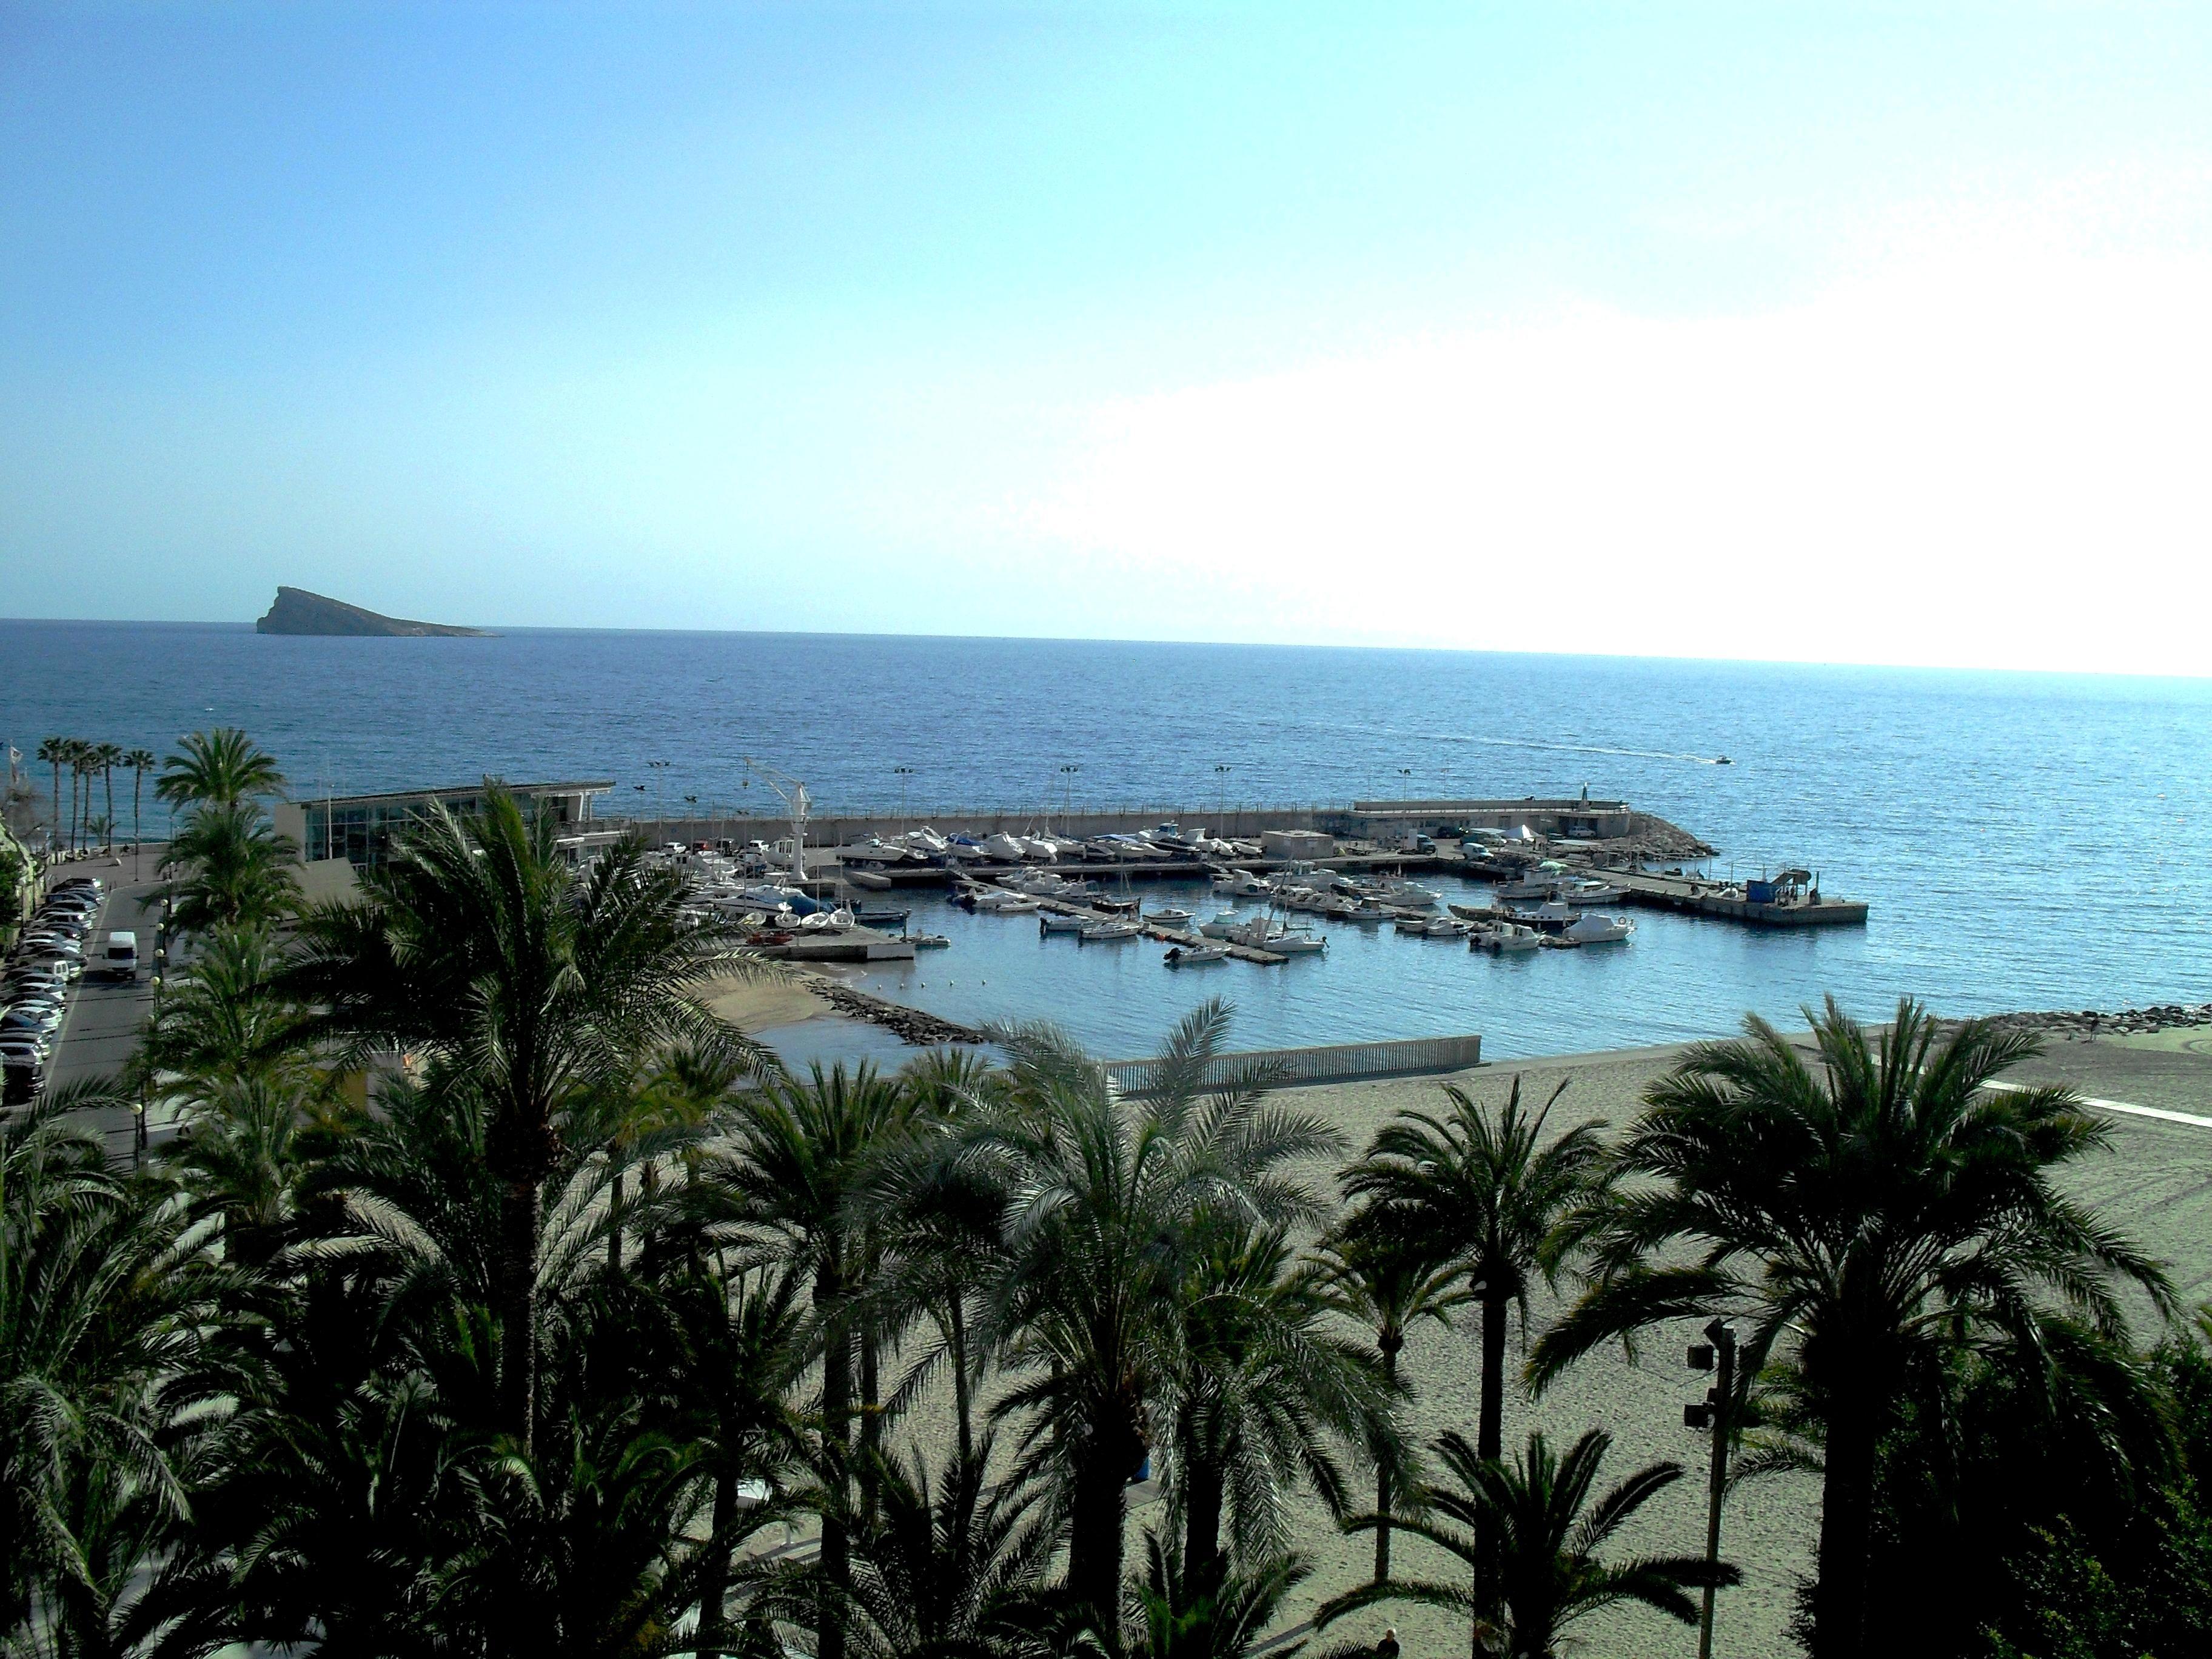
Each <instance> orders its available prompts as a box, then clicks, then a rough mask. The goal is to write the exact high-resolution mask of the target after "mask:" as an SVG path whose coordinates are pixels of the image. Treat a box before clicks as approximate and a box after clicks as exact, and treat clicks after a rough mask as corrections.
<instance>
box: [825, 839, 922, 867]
mask: <svg viewBox="0 0 2212 1659" xmlns="http://www.w3.org/2000/svg"><path fill="white" fill-rule="evenodd" d="M912 857H913V854H910V853H909V852H908V850H907V849H906V848H903V847H902V846H900V845H899V844H898V843H897V842H888V841H884V840H883V839H881V838H880V837H879V836H869V837H868V838H867V840H866V841H864V842H855V843H854V845H853V846H850V847H841V848H838V849H837V859H838V861H839V862H840V863H842V864H846V865H854V864H905V863H908V862H909V861H910V860H911V859H912Z"/></svg>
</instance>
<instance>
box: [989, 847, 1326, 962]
mask: <svg viewBox="0 0 2212 1659" xmlns="http://www.w3.org/2000/svg"><path fill="white" fill-rule="evenodd" d="M1183 872H1184V874H1185V875H1186V876H1188V874H1189V873H1190V866H1188V865H1185V866H1183ZM1001 891H1004V892H1012V888H1003V889H1001ZM1025 896H1027V897H1032V898H1036V902H1037V908H1038V909H1040V910H1049V911H1051V912H1052V913H1053V915H1056V916H1078V917H1080V918H1081V919H1082V920H1083V921H1130V920H1132V918H1130V917H1128V916H1117V915H1112V914H1111V913H1109V912H1108V911H1104V910H1094V909H1092V908H1091V907H1090V906H1089V905H1087V904H1073V903H1070V902H1068V901H1067V900H1066V899H1056V898H1044V897H1041V896H1037V895H1036V894H1029V895H1025ZM1133 920H1134V921H1135V922H1136V924H1137V927H1138V931H1139V933H1141V934H1142V935H1143V936H1144V937H1145V938H1146V939H1157V940H1158V941H1159V942H1160V943H1161V944H1163V945H1181V946H1182V948H1183V949H1185V950H1186V951H1188V950H1192V949H1194V948H1196V947H1197V946H1199V945H1219V946H1221V947H1222V948H1223V949H1224V950H1225V951H1228V952H1229V954H1230V955H1231V957H1234V958H1235V959H1236V960H1237V961H1238V962H1249V963H1255V964H1256V965H1257V966H1260V967H1262V968H1279V967H1281V966H1282V965H1283V963H1286V962H1288V961H1289V960H1290V958H1289V957H1286V956H1280V955H1278V954H1277V953H1276V952H1274V951H1257V950H1255V949H1253V948H1252V946H1250V945H1232V944H1231V943H1230V942H1229V941H1228V940H1227V939H1207V938H1206V936H1205V935H1203V934H1201V933H1184V932H1182V930H1181V929H1178V928H1174V927H1161V926H1160V925H1159V924H1158V922H1155V921H1148V920H1146V917H1145V915H1143V913H1142V912H1139V914H1138V915H1136V916H1135V917H1134V918H1133Z"/></svg>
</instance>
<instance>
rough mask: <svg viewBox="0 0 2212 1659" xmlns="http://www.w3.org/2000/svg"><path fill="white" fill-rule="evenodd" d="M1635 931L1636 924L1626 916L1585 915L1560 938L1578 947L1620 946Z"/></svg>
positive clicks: (1573, 923) (1572, 924)
mask: <svg viewBox="0 0 2212 1659" xmlns="http://www.w3.org/2000/svg"><path fill="white" fill-rule="evenodd" d="M1635 931H1636V924H1635V923H1634V922H1632V921H1630V920H1629V919H1628V918H1627V917H1626V916H1601V915H1585V916H1582V917H1580V918H1578V919H1577V920H1576V921H1574V922H1572V923H1571V924H1570V925H1569V926H1568V927H1567V930H1566V932H1565V933H1562V934H1561V935H1560V936H1559V937H1560V938H1562V939H1569V940H1571V941H1572V942H1573V943H1575V944H1577V945H1619V944H1621V943H1622V942H1624V941H1625V940H1626V939H1627V938H1628V936H1629V935H1630V934H1631V933H1634V932H1635Z"/></svg>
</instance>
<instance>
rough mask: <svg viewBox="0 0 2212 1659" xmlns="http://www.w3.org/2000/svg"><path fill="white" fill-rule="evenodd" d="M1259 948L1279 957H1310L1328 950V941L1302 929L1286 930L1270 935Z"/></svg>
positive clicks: (1321, 936)
mask: <svg viewBox="0 0 2212 1659" xmlns="http://www.w3.org/2000/svg"><path fill="white" fill-rule="evenodd" d="M1259 948H1260V949H1261V950H1262V951H1273V952H1274V953H1275V954H1276V955H1277V956H1279V957H1308V956H1313V955H1315V954H1316V953H1318V952H1320V951H1326V950H1327V949H1328V939H1327V938H1326V937H1324V936H1323V935H1322V934H1320V933H1307V932H1305V931H1304V929H1302V928H1285V929H1284V930H1283V931H1282V932H1281V933H1270V934H1268V935H1267V938H1266V939H1262V940H1261V942H1260V947H1259Z"/></svg>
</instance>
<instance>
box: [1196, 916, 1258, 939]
mask: <svg viewBox="0 0 2212 1659" xmlns="http://www.w3.org/2000/svg"><path fill="white" fill-rule="evenodd" d="M1254 920H1255V919H1254V918H1253V917H1251V916H1240V915H1237V913H1236V912H1235V911H1233V910H1225V911H1223V912H1222V913H1221V914H1220V915H1218V916H1216V917H1214V919H1213V920H1212V921H1208V922H1201V923H1200V925H1199V929H1198V931H1199V932H1200V933H1203V934H1205V935H1206V938H1208V939H1234V938H1236V937H1237V935H1239V934H1241V933H1243V932H1244V930H1245V929H1246V928H1248V927H1250V926H1251V925H1252V923H1253V921H1254Z"/></svg>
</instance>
